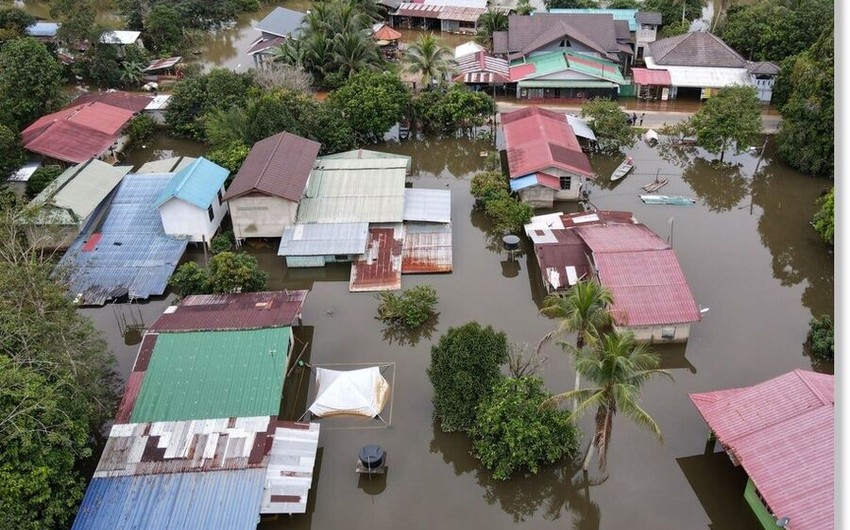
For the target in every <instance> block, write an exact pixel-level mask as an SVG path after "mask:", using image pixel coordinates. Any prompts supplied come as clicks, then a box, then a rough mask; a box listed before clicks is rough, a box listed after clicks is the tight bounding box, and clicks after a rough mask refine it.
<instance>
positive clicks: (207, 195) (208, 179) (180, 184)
mask: <svg viewBox="0 0 850 530" xmlns="http://www.w3.org/2000/svg"><path fill="white" fill-rule="evenodd" d="M228 175H230V171H228V170H227V169H225V168H223V167H221V166H219V165H218V164H215V163H213V162H210V161H209V160H207V159H206V158H204V157H200V158H198V159H197V160H195V161H194V162H192V163H191V164H189V165H188V166H186V167H184V168H183V169H181V170H180V171H178V172H177V173H176V174H175V175H174V177H173V178H172V179H171V181H170V182H169V183H168V185H167V186H166V187H165V189H163V190H162V193H160V194H159V197H157V198H156V200H155V201H154V206H155V207H156V208H159V207H160V206H162V205H163V204H165V203H166V202H167V201H168V200H170V199H180V200H181V201H185V202H188V203H189V204H192V205H195V206H197V207H198V208H201V209H203V210H206V209H207V208H208V207H209V206H210V205H211V204H212V202H213V200H214V199H215V198H216V194H217V193H218V191H219V190H220V189H221V188H222V187H224V181H225V180H227V176H228Z"/></svg>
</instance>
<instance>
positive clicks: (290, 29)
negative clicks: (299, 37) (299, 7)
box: [254, 7, 306, 37]
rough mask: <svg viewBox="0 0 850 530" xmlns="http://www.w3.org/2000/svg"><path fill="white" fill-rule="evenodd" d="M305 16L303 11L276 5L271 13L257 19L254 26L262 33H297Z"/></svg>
mask: <svg viewBox="0 0 850 530" xmlns="http://www.w3.org/2000/svg"><path fill="white" fill-rule="evenodd" d="M305 16H306V15H305V14H304V13H301V12H299V11H293V10H291V9H286V8H285V7H276V8H274V10H273V11H272V12H271V13H269V14H268V15H266V18H264V19H263V20H261V21H259V22H258V23H257V25H256V26H254V28H255V29H257V30H259V31H262V32H264V33H271V34H272V35H277V36H278V37H286V36H287V35H290V34H296V33H298V31H299V30H300V29H301V22H303V21H304V17H305Z"/></svg>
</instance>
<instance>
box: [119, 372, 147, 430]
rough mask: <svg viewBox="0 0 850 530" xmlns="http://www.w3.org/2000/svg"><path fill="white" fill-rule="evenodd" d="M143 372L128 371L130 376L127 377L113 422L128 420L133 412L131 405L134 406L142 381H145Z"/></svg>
mask: <svg viewBox="0 0 850 530" xmlns="http://www.w3.org/2000/svg"><path fill="white" fill-rule="evenodd" d="M145 373H146V372H130V377H128V378H127V386H126V387H124V396H123V397H122V398H121V403H120V404H119V405H118V413H117V414H115V423H127V422H129V421H130V416H132V414H133V407H135V406H136V398H137V397H139V390H141V389H142V383H143V382H144V381H145Z"/></svg>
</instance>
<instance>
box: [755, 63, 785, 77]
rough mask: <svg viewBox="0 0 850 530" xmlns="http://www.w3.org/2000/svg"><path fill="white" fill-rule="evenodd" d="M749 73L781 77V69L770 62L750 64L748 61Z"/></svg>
mask: <svg viewBox="0 0 850 530" xmlns="http://www.w3.org/2000/svg"><path fill="white" fill-rule="evenodd" d="M747 71H748V72H749V73H751V74H761V75H779V71H780V68H779V66H777V65H776V64H774V63H771V62H769V61H761V62H757V63H754V62H750V61H747Z"/></svg>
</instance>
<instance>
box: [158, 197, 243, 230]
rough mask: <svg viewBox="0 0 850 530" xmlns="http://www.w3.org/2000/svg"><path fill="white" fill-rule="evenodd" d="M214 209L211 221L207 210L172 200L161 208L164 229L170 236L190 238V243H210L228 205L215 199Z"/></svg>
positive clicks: (160, 214)
mask: <svg viewBox="0 0 850 530" xmlns="http://www.w3.org/2000/svg"><path fill="white" fill-rule="evenodd" d="M222 193H224V189H223V188H222ZM212 207H213V220H212V221H210V217H209V213H207V210H206V209H201V208H198V207H197V206H195V205H194V204H189V203H187V202H185V201H182V200H180V199H170V200H168V201H166V203H165V204H163V205H162V206H160V207H159V216H160V219H162V228H163V229H164V230H165V233H166V234H168V235H170V236H188V239H189V241H192V242H201V241H206V242H207V243H209V242H210V240H212V238H213V236H214V235H215V233H216V231H217V230H218V227H219V225H220V224H221V220H222V219H224V215H225V214H226V213H227V203H226V202H225V203H220V202H219V201H218V197H215V198H214V199H213V203H212Z"/></svg>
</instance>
